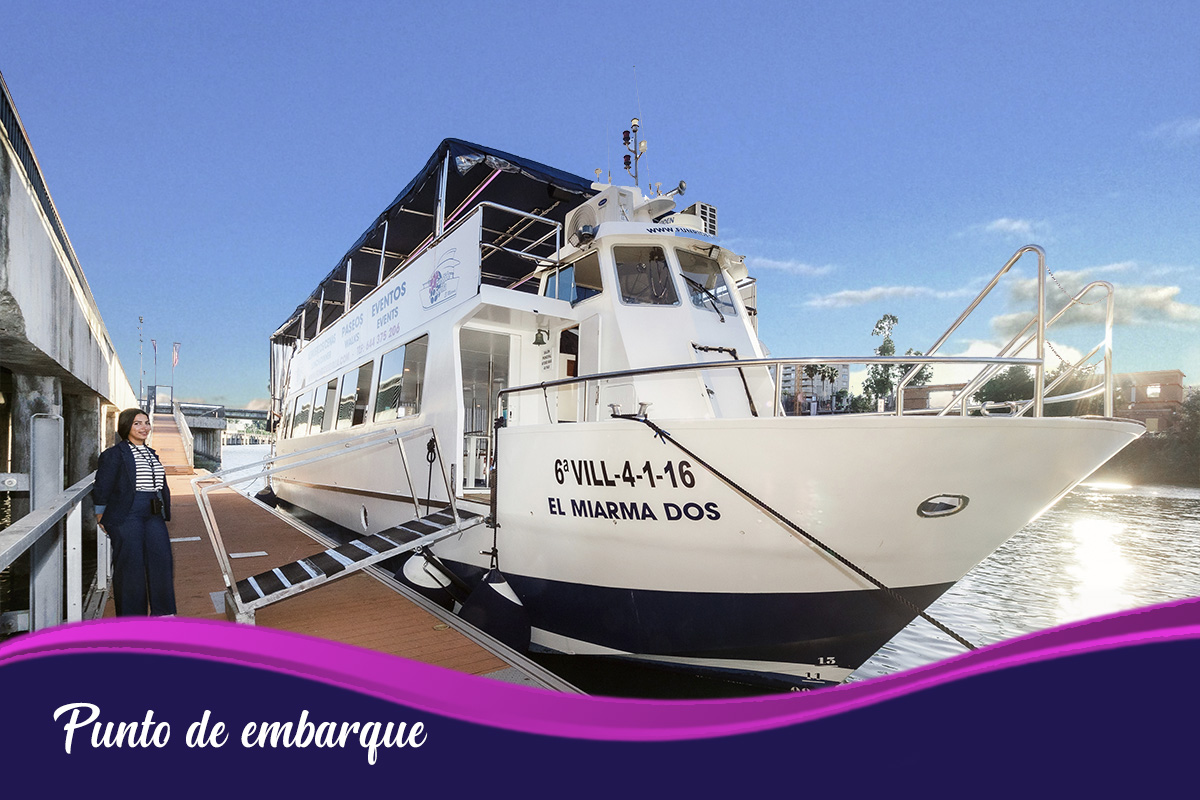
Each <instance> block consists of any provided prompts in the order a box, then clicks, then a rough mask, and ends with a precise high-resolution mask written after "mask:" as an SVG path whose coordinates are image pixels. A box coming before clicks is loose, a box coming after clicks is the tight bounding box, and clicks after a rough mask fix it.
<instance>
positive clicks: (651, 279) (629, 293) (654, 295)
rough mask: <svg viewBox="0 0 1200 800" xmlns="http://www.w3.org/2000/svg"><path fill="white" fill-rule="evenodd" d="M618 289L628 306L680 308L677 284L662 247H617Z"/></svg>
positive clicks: (614, 250) (614, 257) (614, 256)
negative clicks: (677, 306)
mask: <svg viewBox="0 0 1200 800" xmlns="http://www.w3.org/2000/svg"><path fill="white" fill-rule="evenodd" d="M613 259H614V260H615V261H616V263H617V285H618V286H619V287H620V288H621V302H622V303H625V304H627V305H654V306H675V305H679V295H678V294H677V293H676V292H675V281H673V280H672V279H671V269H670V267H668V266H667V255H666V253H664V252H663V249H662V248H661V247H614V248H613Z"/></svg>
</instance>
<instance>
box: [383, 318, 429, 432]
mask: <svg viewBox="0 0 1200 800" xmlns="http://www.w3.org/2000/svg"><path fill="white" fill-rule="evenodd" d="M428 351H429V337H428V336H422V337H421V338H419V339H414V340H413V341H411V342H409V343H408V344H406V345H402V346H400V347H397V348H396V349H395V350H392V351H390V352H388V353H387V354H385V355H384V357H383V360H382V361H380V363H379V391H378V392H376V394H375V421H376V422H386V421H388V420H393V419H399V418H400V417H410V416H412V415H413V414H418V413H420V411H421V389H422V387H423V386H424V384H425V354H426V353H427V352H428Z"/></svg>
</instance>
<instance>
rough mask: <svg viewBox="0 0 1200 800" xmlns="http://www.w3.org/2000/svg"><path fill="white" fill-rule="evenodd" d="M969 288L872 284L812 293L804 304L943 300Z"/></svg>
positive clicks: (823, 305) (841, 305)
mask: <svg viewBox="0 0 1200 800" xmlns="http://www.w3.org/2000/svg"><path fill="white" fill-rule="evenodd" d="M974 293H975V292H973V291H972V290H970V289H949V290H938V289H930V288H929V287H927V286H872V287H871V288H870V289H843V290H841V291H840V292H833V293H832V294H824V295H813V296H812V297H810V298H809V299H808V300H806V301H805V303H804V305H806V306H809V307H810V308H848V307H850V306H861V305H866V304H867V303H874V302H876V301H878V300H891V299H895V298H904V297H933V298H936V299H938V300H945V299H950V298H955V297H968V296H970V295H972V294H974Z"/></svg>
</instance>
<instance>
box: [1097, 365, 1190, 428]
mask: <svg viewBox="0 0 1200 800" xmlns="http://www.w3.org/2000/svg"><path fill="white" fill-rule="evenodd" d="M1184 377H1186V376H1185V375H1184V374H1183V373H1182V372H1180V371H1179V370H1177V369H1167V370H1157V371H1154V372H1126V373H1118V374H1116V375H1114V376H1113V380H1114V382H1115V384H1116V390H1117V397H1116V408H1115V409H1114V413H1115V414H1116V415H1117V416H1118V417H1125V418H1127V419H1136V420H1138V421H1139V422H1142V423H1144V424H1145V426H1146V430H1147V431H1148V432H1150V433H1157V432H1159V431H1165V430H1167V429H1169V428H1170V427H1171V425H1172V424H1173V423H1174V421H1175V415H1176V413H1177V412H1178V411H1179V407H1180V406H1181V405H1183V398H1184V391H1183V379H1184Z"/></svg>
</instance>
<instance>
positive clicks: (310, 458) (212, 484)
mask: <svg viewBox="0 0 1200 800" xmlns="http://www.w3.org/2000/svg"><path fill="white" fill-rule="evenodd" d="M425 434H429V435H431V436H433V439H434V446H435V448H436V449H437V452H438V459H439V461H440V460H441V447H440V446H439V444H438V441H437V432H436V431H435V430H434V428H433V426H431V425H422V426H421V427H419V428H412V429H410V430H407V431H400V430H398V429H396V428H394V427H391V428H388V429H386V430H375V431H367V432H365V433H362V434H357V435H355V436H352V437H349V438H346V439H339V440H337V441H334V442H325V443H323V444H319V445H316V446H314V447H309V448H306V449H304V450H297V451H296V452H294V453H285V454H284V455H282V456H271V457H269V458H264V459H263V460H261V461H255V462H252V463H250V464H243V465H241V466H237V467H230V468H229V469H224V470H220V471H218V472H214V473H212V474H210V475H201V476H198V477H196V478H193V479H192V481H191V484H192V494H194V495H195V496H196V504H197V505H198V506H199V507H200V517H201V519H203V520H204V527H205V529H207V531H208V535H209V539H210V540H211V541H212V546H213V552H214V553H215V554H216V556H217V563H218V565H219V566H220V567H221V574H222V576H223V577H224V579H225V587H226V588H227V589H229V590H230V596H231V597H232V598H233V601H234V603H235V604H237V605H239V606H240V604H241V600H240V598H239V597H238V593H237V591H236V590H235V587H236V585H237V580H236V579H235V578H234V576H233V566H232V564H230V561H229V555H228V552H227V548H226V547H225V541H224V539H223V538H222V537H221V531H220V528H219V526H218V525H217V519H216V514H215V512H214V511H213V507H212V502H211V500H210V499H209V497H208V495H209V494H210V493H211V492H214V491H216V490H217V489H223V488H226V487H228V486H234V485H237V484H240V483H247V482H250V481H254V480H257V479H259V478H264V477H268V476H270V475H274V474H275V473H277V472H283V471H285V470H292V469H297V468H298V467H303V466H307V465H309V464H315V463H317V462H320V461H325V460H326V459H330V458H335V457H337V456H344V455H348V454H350V453H356V452H358V451H360V450H365V449H368V448H372V447H380V446H383V445H387V444H390V443H392V442H396V443H397V444H398V445H399V446H400V448H401V450H402V451H403V447H404V445H403V442H404V441H405V440H407V439H411V438H415V437H417V436H419V435H425ZM322 451H330V452H325V453H323V454H321V455H314V454H317V453H321V452H322ZM296 459H299V460H296ZM403 463H404V465H405V471H406V472H407V471H408V459H407V458H404V459H403ZM269 465H270V466H269ZM249 470H257V471H256V472H253V473H251V474H248V475H246V476H244V477H239V478H235V479H232V480H229V479H228V476H229V475H232V474H234V473H238V472H246V471H249ZM441 472H442V478H443V482H444V484H445V487H446V496H447V498H448V501H449V504H450V510H451V513H452V514H453V515H454V519H455V520H456V521H457V520H458V505H457V503H456V502H455V497H454V491H453V488H452V487H451V485H450V481H449V478H448V477H447V476H446V471H445V466H444V465H443V466H442V469H441ZM409 482H410V484H411V475H410V476H409ZM202 484H203V485H202ZM412 491H413V493H414V497H413V501H414V502H416V501H417V498H416V497H415V490H412ZM417 512H418V514H417V515H418V516H420V507H419V506H417ZM280 519H283V520H284V521H285V522H287V523H288V524H289V525H292V527H294V528H296V529H297V530H300V531H302V532H306V531H305V526H303V525H301V524H298V523H297V522H295V521H293V520H291V519H290V518H288V517H285V516H280Z"/></svg>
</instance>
